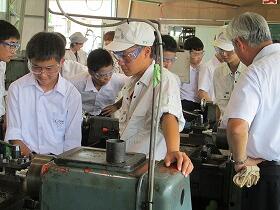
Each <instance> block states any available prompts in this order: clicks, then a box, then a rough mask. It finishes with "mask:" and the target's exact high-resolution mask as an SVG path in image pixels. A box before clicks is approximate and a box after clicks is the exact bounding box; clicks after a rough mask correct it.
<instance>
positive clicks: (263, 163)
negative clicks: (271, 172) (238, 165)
mask: <svg viewBox="0 0 280 210" xmlns="http://www.w3.org/2000/svg"><path fill="white" fill-rule="evenodd" d="M258 166H260V167H262V166H263V167H266V166H280V161H268V160H265V161H263V162H261V163H260V164H258Z"/></svg>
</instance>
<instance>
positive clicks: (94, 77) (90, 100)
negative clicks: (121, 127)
mask: <svg viewBox="0 0 280 210" xmlns="http://www.w3.org/2000/svg"><path fill="white" fill-rule="evenodd" d="M87 66H88V73H87V72H86V73H83V74H80V75H77V76H76V77H74V78H73V79H72V80H71V82H72V83H73V84H74V85H75V86H76V88H77V89H78V91H79V92H80V93H81V95H82V103H83V111H84V112H86V113H89V114H91V115H104V116H110V114H112V113H111V110H109V108H108V106H110V105H112V104H114V103H115V99H116V97H117V95H118V93H119V91H120V90H121V89H122V87H123V86H124V83H125V81H126V80H127V77H126V76H125V75H124V74H120V73H114V66H113V59H112V57H111V55H110V53H109V52H108V51H107V50H104V49H101V48H99V49H96V50H93V51H92V52H91V53H90V54H89V56H88V58H87ZM110 107H111V108H112V107H113V106H110ZM116 108H117V107H116ZM116 110H117V109H116ZM116 110H115V111H116Z"/></svg>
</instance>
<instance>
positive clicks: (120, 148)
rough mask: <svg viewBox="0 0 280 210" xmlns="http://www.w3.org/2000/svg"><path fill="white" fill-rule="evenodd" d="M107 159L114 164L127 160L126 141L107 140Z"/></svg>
mask: <svg viewBox="0 0 280 210" xmlns="http://www.w3.org/2000/svg"><path fill="white" fill-rule="evenodd" d="M106 161H107V162H109V163H112V164H118V163H123V162H124V161H125V141H122V140H119V139H108V140H107V141H106Z"/></svg>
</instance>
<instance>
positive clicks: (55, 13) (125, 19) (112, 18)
mask: <svg viewBox="0 0 280 210" xmlns="http://www.w3.org/2000/svg"><path fill="white" fill-rule="evenodd" d="M48 11H49V13H51V14H54V15H62V16H65V15H64V14H63V13H61V12H55V11H53V10H51V9H50V8H49V9H48ZM65 14H66V15H67V16H72V17H84V18H92V19H101V20H120V21H123V20H124V21H123V22H129V21H132V19H131V18H129V19H127V18H120V17H106V16H94V15H82V14H74V13H65ZM65 17H66V16H65ZM133 20H135V21H137V20H139V21H140V20H143V19H136V18H133ZM149 21H151V22H153V23H156V24H157V25H158V27H159V29H160V22H159V21H157V20H149ZM78 22H79V21H78ZM78 24H80V25H85V26H88V27H112V26H110V25H109V24H106V25H90V24H84V23H81V22H79V23H78ZM117 25H119V24H117ZM114 26H115V25H114Z"/></svg>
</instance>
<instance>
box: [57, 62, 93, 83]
mask: <svg viewBox="0 0 280 210" xmlns="http://www.w3.org/2000/svg"><path fill="white" fill-rule="evenodd" d="M87 71H88V68H87V66H84V65H83V64H80V63H78V62H76V61H72V60H65V61H64V63H63V65H62V68H61V76H63V77H64V78H65V79H67V80H70V79H71V78H73V77H75V76H76V75H79V74H81V73H84V72H87Z"/></svg>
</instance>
